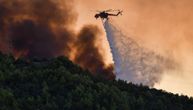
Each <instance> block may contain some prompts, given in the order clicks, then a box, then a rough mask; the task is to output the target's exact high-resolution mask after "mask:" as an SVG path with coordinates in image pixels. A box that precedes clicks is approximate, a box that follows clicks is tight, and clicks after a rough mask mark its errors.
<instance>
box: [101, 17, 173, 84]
mask: <svg viewBox="0 0 193 110" xmlns="http://www.w3.org/2000/svg"><path fill="white" fill-rule="evenodd" d="M104 27H105V30H106V33H107V38H108V41H109V44H110V47H111V51H112V54H113V60H114V63H115V71H116V77H117V78H118V79H124V80H127V81H131V82H133V83H137V84H140V83H142V84H144V85H149V86H153V85H154V84H155V83H157V82H159V81H160V80H161V77H162V74H163V73H164V71H167V70H170V69H175V65H176V64H175V62H174V61H173V60H171V59H168V58H165V57H163V56H161V55H159V54H156V53H154V52H152V51H149V50H148V49H145V48H143V47H140V46H139V45H138V44H137V43H136V42H135V41H134V40H133V39H131V38H130V37H127V36H125V35H123V34H122V32H121V31H119V30H118V29H117V28H116V27H115V26H114V25H113V24H112V22H110V21H106V22H105V23H104Z"/></svg>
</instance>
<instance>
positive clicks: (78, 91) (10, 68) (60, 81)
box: [0, 54, 193, 110]
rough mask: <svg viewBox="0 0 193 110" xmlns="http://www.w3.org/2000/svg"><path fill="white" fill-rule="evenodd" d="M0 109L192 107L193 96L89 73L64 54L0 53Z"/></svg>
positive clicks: (152, 109)
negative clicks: (28, 56) (17, 56)
mask: <svg viewBox="0 0 193 110" xmlns="http://www.w3.org/2000/svg"><path fill="white" fill-rule="evenodd" d="M0 110H193V98H189V97H187V96H179V95H174V94H172V93H166V92H164V91H162V90H156V89H150V88H148V87H146V86H142V85H134V84H131V83H126V82H125V81H122V80H118V81H116V80H110V81H109V80H105V79H103V78H102V77H100V76H98V77H93V76H91V75H90V73H89V72H88V71H86V70H83V69H81V68H80V67H79V66H77V65H74V64H73V63H72V62H71V61H69V60H68V59H67V58H65V57H58V58H54V59H49V60H48V59H40V58H33V59H28V60H26V59H24V58H23V59H22V58H20V59H18V60H16V61H15V60H14V58H13V57H12V56H10V55H3V54H0Z"/></svg>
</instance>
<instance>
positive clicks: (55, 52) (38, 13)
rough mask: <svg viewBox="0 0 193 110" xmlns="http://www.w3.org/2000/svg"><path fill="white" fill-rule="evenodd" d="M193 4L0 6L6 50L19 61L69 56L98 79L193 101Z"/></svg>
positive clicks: (14, 2) (6, 2)
mask: <svg viewBox="0 0 193 110" xmlns="http://www.w3.org/2000/svg"><path fill="white" fill-rule="evenodd" d="M191 4H192V2H191V1H189V0H184V1H182V0H177V1H176V0H171V1H163V0H147V2H145V1H143V0H123V1H117V0H110V1H105V0H97V1H92V0H0V51H1V52H2V53H4V54H12V55H13V56H14V57H15V59H19V58H26V59H30V58H33V57H40V58H47V59H50V58H54V57H58V56H66V57H67V58H69V59H70V60H72V62H74V63H75V64H77V65H79V66H81V67H82V68H84V69H86V70H89V71H90V72H91V73H92V74H93V75H95V76H98V75H99V76H102V77H104V78H106V79H123V80H126V81H127V82H132V83H135V84H141V83H142V84H143V85H148V86H151V87H158V88H161V89H165V88H166V89H167V90H170V91H172V92H173V91H174V92H176V93H188V94H191V95H192V91H191V90H189V88H191V89H192V90H193V88H192V87H193V86H192V84H193V82H192V78H191V77H189V76H192V69H191V67H192V64H193V63H192V59H193V58H192V53H193V52H192V47H193V46H192V41H193V40H192V37H191V36H192V35H193V34H192V30H191V26H192V24H193V22H192V18H193V16H190V15H191V13H192V5H191ZM95 9H96V10H99V11H97V12H95V11H93V10H95ZM109 9H110V10H111V11H108V13H109V15H111V16H110V17H109V18H108V20H106V21H105V22H103V23H101V19H100V17H105V16H104V15H103V16H102V14H105V13H102V14H101V11H100V10H109ZM113 10H114V11H113ZM115 10H119V13H114V12H115ZM116 14H117V15H116ZM121 14H122V16H121ZM95 18H99V19H95ZM177 69H179V71H178V70H177ZM178 73H181V74H178ZM181 77H182V79H181ZM162 78H163V79H162ZM183 78H184V79H183ZM186 79H187V80H186ZM175 81H176V83H171V82H175ZM177 81H178V82H177ZM181 83H183V84H181ZM159 84H160V85H159ZM173 85H175V86H176V87H175V90H174V89H171V87H173ZM186 85H187V86H186ZM182 88H186V89H184V90H182ZM179 90H180V91H179ZM184 91H186V92H184Z"/></svg>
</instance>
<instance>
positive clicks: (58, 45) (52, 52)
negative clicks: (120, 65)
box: [0, 0, 114, 79]
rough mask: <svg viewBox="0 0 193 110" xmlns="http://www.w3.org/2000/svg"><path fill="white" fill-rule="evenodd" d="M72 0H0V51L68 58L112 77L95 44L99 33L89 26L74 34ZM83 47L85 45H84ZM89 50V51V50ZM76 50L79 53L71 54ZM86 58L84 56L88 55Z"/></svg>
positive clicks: (107, 76)
mask: <svg viewBox="0 0 193 110" xmlns="http://www.w3.org/2000/svg"><path fill="white" fill-rule="evenodd" d="M73 3H74V2H73V1H60V0H44V1H39V0H14V1H7V0H1V1H0V25H1V27H0V50H1V51H2V52H4V53H12V54H13V55H14V56H15V57H20V56H22V57H28V58H29V57H44V58H50V57H56V56H61V55H64V56H67V57H69V58H72V57H71V56H74V58H73V59H72V60H74V62H76V63H77V64H80V65H81V66H82V67H84V68H85V69H88V70H90V71H91V72H93V73H95V74H98V73H100V74H104V76H105V77H106V78H108V79H111V78H112V76H114V75H113V72H112V71H113V68H112V69H109V68H108V67H106V65H105V61H104V59H103V57H102V55H101V54H100V52H99V49H98V48H97V47H96V45H95V41H96V38H97V37H98V36H99V35H98V33H100V31H99V30H98V29H97V27H96V26H92V25H88V26H86V27H84V28H83V29H82V30H81V31H80V33H79V34H78V35H76V33H75V31H74V29H73V27H74V25H75V23H76V20H77V16H78V15H77V13H76V12H75V10H74V4H73ZM83 45H86V46H83ZM88 47H90V48H88ZM75 50H81V51H77V52H76V53H75V52H74V51H75ZM91 54H92V56H90V57H88V58H85V57H84V56H89V55H91Z"/></svg>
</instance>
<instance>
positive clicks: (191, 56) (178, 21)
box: [75, 0, 193, 96]
mask: <svg viewBox="0 0 193 110" xmlns="http://www.w3.org/2000/svg"><path fill="white" fill-rule="evenodd" d="M75 3H76V5H75V7H76V9H77V11H78V13H79V17H78V22H77V29H79V28H80V27H81V26H83V24H90V23H91V24H96V25H98V26H100V27H101V29H102V24H101V21H100V20H96V19H95V18H94V14H95V12H94V11H93V10H103V9H111V8H112V9H122V10H123V11H124V12H123V16H119V17H116V18H114V22H115V24H116V25H117V26H118V27H119V28H120V29H121V30H122V31H123V32H124V33H125V34H127V35H128V36H129V37H132V38H133V39H135V40H136V41H137V42H138V43H139V44H140V45H141V46H143V47H145V48H148V49H151V50H153V51H155V52H156V53H158V54H161V55H163V56H167V57H170V58H171V59H174V60H175V61H176V62H177V63H178V64H179V66H178V69H177V70H175V71H167V72H165V74H164V75H163V78H162V81H161V83H160V84H156V86H155V87H156V88H161V89H164V90H167V91H170V92H174V93H179V94H181V93H183V94H186V95H189V96H193V31H192V26H193V13H192V10H193V7H192V5H193V1H192V0H76V1H75ZM99 39H100V40H101V41H102V44H103V49H101V51H102V52H104V53H105V55H106V59H107V62H112V58H111V53H110V50H109V47H108V45H107V41H106V38H105V34H104V35H103V36H102V37H101V38H99Z"/></svg>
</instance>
